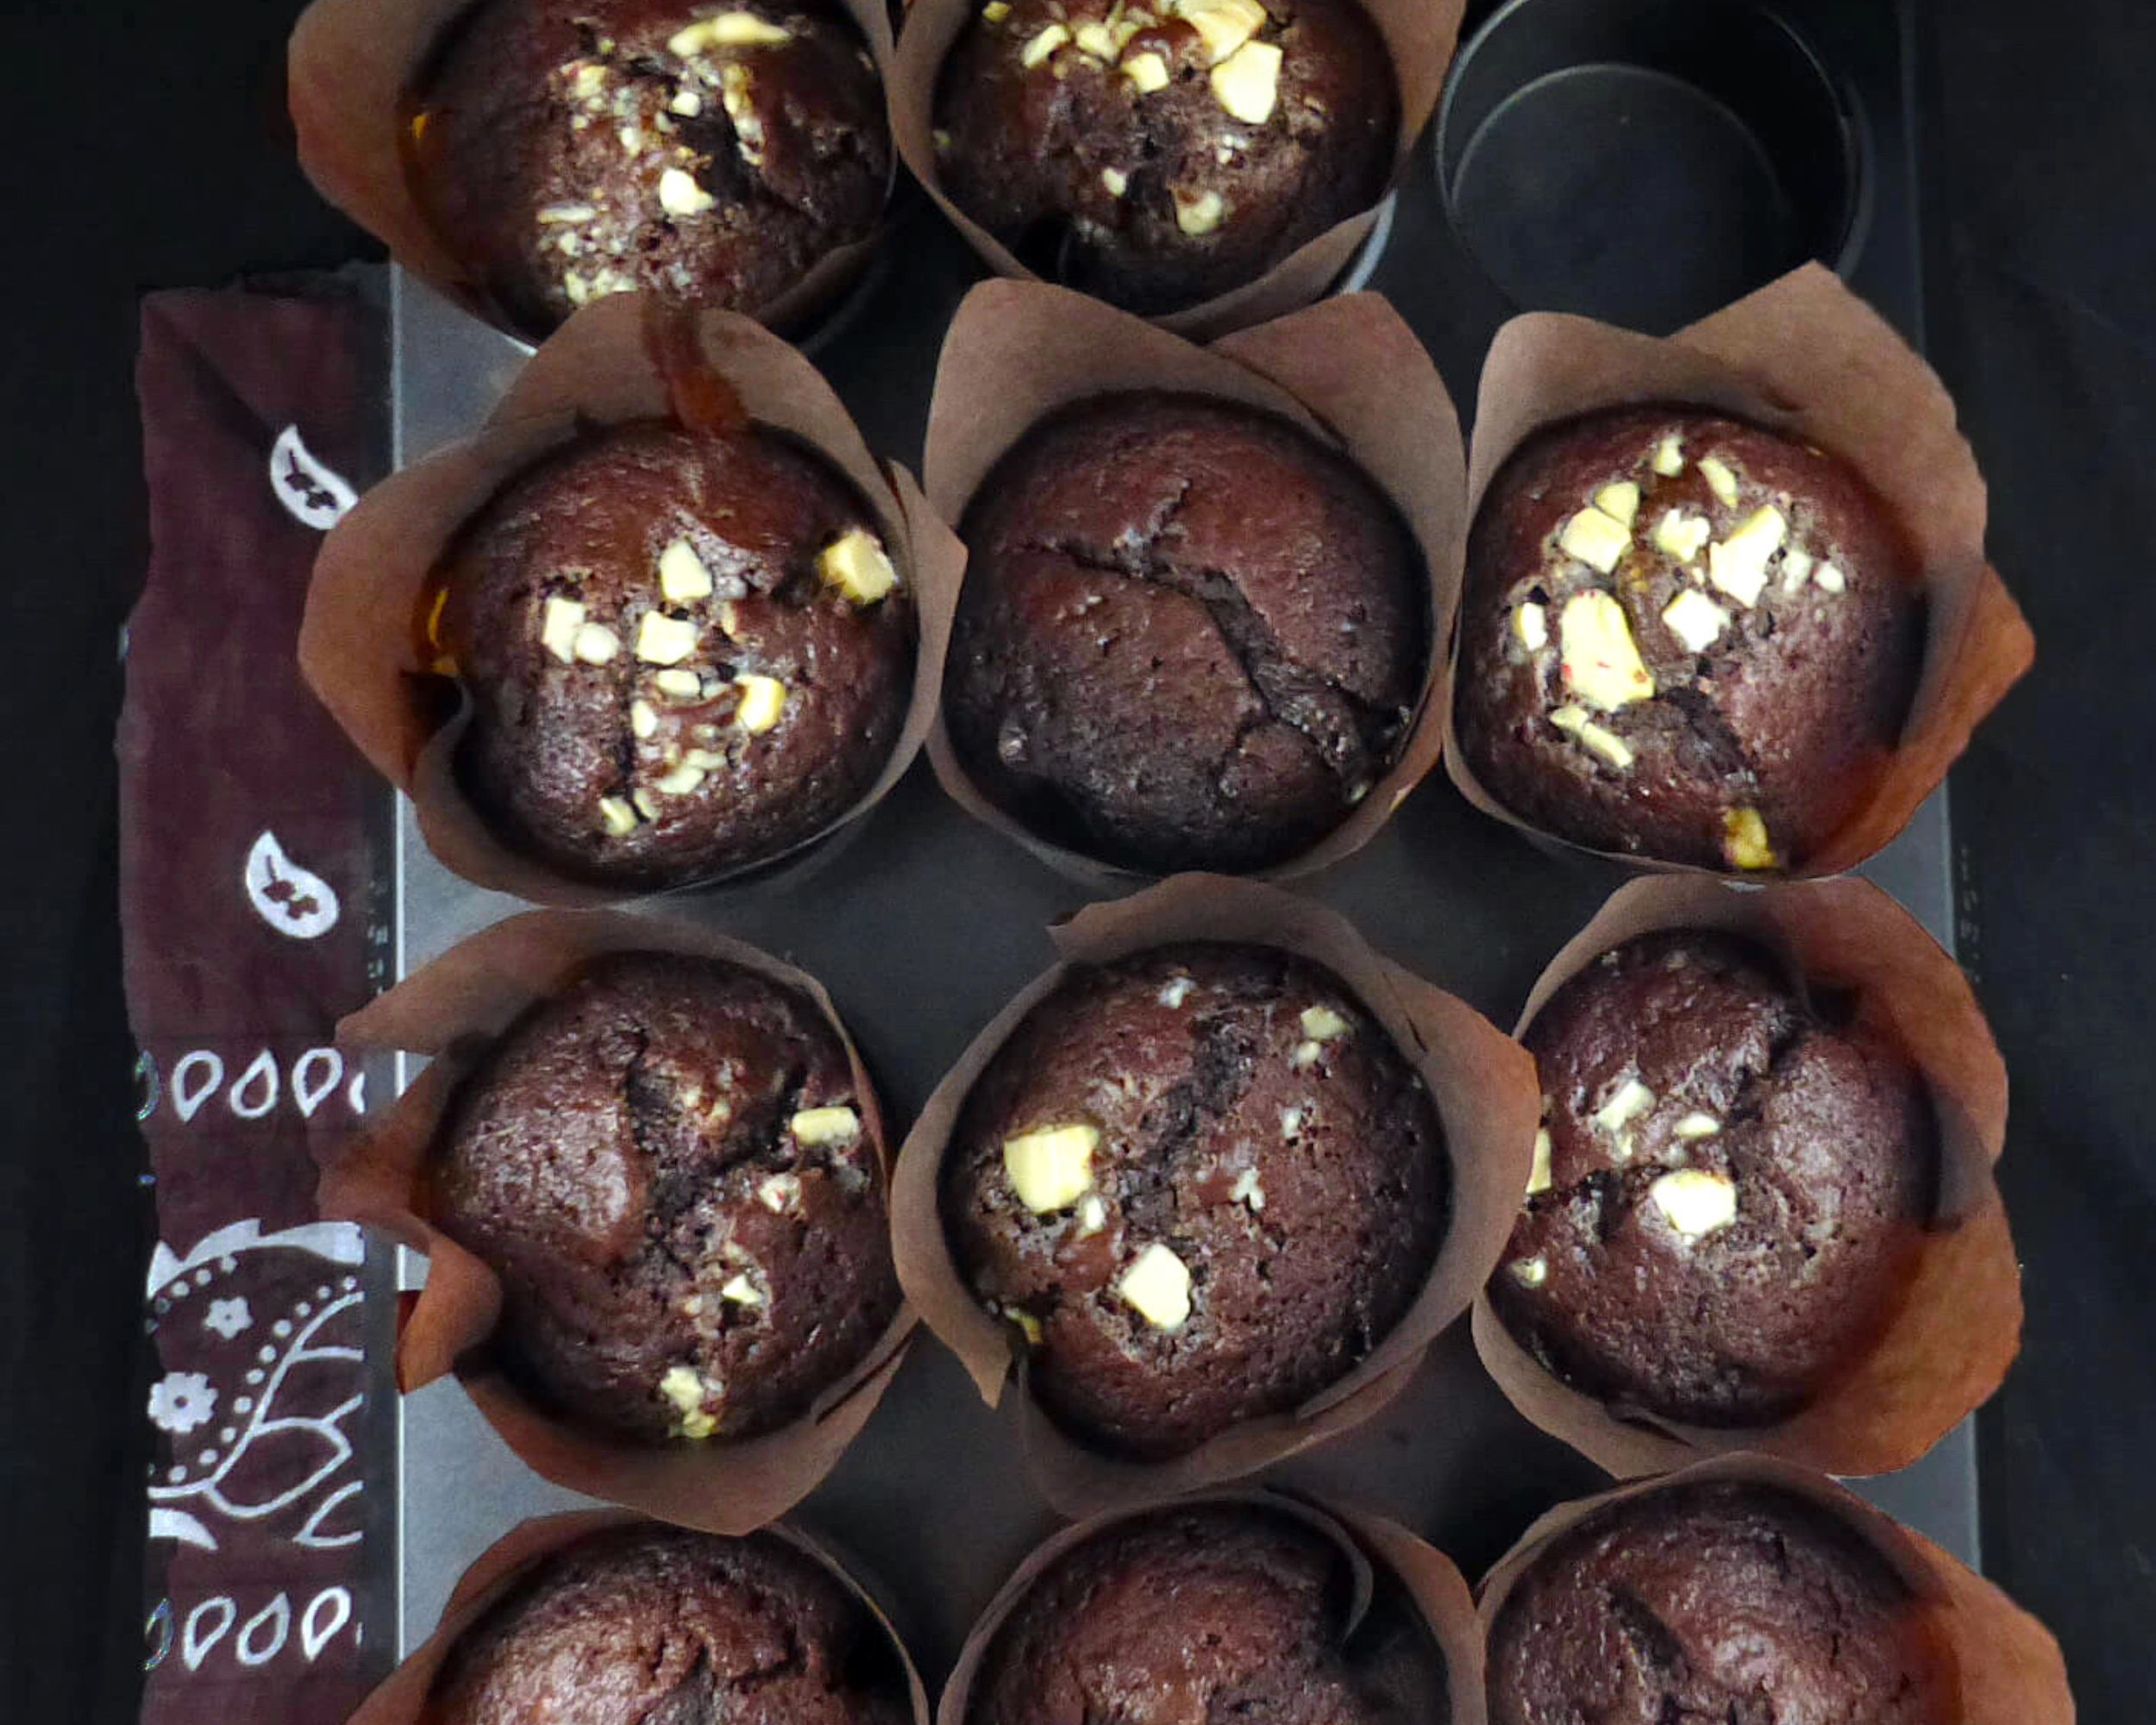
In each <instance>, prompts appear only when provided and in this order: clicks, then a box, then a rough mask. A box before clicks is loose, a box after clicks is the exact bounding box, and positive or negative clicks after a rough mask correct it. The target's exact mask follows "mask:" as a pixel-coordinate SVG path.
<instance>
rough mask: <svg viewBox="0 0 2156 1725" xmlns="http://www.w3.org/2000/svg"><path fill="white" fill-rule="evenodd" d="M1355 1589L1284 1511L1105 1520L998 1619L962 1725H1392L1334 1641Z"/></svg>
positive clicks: (1194, 1509) (1240, 1508)
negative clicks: (1211, 1724)
mask: <svg viewBox="0 0 2156 1725" xmlns="http://www.w3.org/2000/svg"><path fill="white" fill-rule="evenodd" d="M1354 1595H1355V1581H1354V1577H1353V1575H1352V1573H1351V1571H1350V1568H1349V1565H1348V1560H1347V1558H1346V1555H1345V1553H1343V1552H1341V1551H1340V1550H1339V1549H1338V1547H1337V1546H1334V1544H1333V1543H1332V1541H1331V1540H1328V1539H1326V1537H1325V1536H1324V1535H1323V1534H1320V1533H1319V1532H1318V1531H1317V1530H1316V1529H1315V1528H1313V1527H1308V1526H1307V1525H1306V1524H1305V1523H1303V1522H1302V1521H1298V1520H1296V1519H1295V1518H1294V1517H1292V1516H1289V1515H1282V1514H1279V1513H1277V1512H1274V1511H1269V1510H1267V1509H1261V1508H1258V1507H1257V1506H1254V1505H1250V1504H1241V1503H1236V1504H1228V1503H1211V1504H1202V1505H1194V1506H1191V1507H1188V1508H1183V1509H1163V1510H1156V1511H1154V1512H1153V1513H1151V1514H1150V1515H1144V1516H1141V1517H1136V1518H1132V1519H1130V1520H1126V1521H1118V1522H1115V1523H1113V1524H1112V1525H1111V1526H1109V1527H1105V1528H1103V1529H1102V1530H1101V1531H1100V1532H1099V1533H1098V1534H1094V1536H1093V1537H1092V1538H1091V1539H1088V1540H1085V1541H1084V1542H1083V1543H1082V1544H1081V1545H1078V1546H1075V1547H1073V1548H1072V1549H1071V1550H1070V1551H1069V1552H1066V1553H1064V1554H1063V1555H1062V1557H1060V1558H1058V1559H1056V1561H1055V1562H1054V1563H1053V1564H1052V1565H1050V1566H1049V1567H1048V1568H1047V1569H1046V1570H1045V1571H1043V1572H1042V1574H1041V1575H1040V1576H1039V1577H1038V1578H1036V1580H1035V1581H1034V1582H1033V1584H1032V1585H1031V1587H1030V1588H1029V1589H1028V1590H1026V1592H1025V1596H1023V1597H1022V1598H1020V1599H1019V1601H1018V1603H1017V1605H1016V1606H1015V1607H1014V1608H1013V1609H1012V1613H1011V1615H1009V1616H1008V1617H1007V1618H1006V1619H1005V1620H1004V1622H1003V1624H1002V1627H1001V1628H999V1629H998V1630H997V1632H996V1634H995V1638H994V1640H993V1641H991V1642H990V1644H989V1647H988V1651H987V1656H986V1657H985V1658H984V1659H983V1660H982V1662H981V1674H980V1677H979V1679H978V1680H977V1681H976V1683H975V1686H974V1690H973V1695H972V1701H971V1705H970V1706H969V1708H968V1710H967V1716H966V1725H1089V1722H1094V1721H1101V1720H1116V1721H1119V1722H1123V1725H1191V1722H1194V1721H1205V1720H1236V1719H1240V1720H1251V1721H1262V1722H1263V1725H1377V1722H1380V1721H1391V1720H1401V1725H1405V1719H1406V1717H1407V1716H1404V1715H1403V1714H1401V1712H1400V1711H1398V1710H1397V1709H1395V1708H1394V1707H1392V1706H1390V1705H1388V1704H1387V1703H1386V1700H1385V1699H1384V1697H1382V1696H1381V1695H1379V1694H1378V1693H1376V1692H1375V1691H1373V1690H1372V1689H1371V1688H1370V1687H1369V1686H1367V1685H1365V1684H1363V1683H1362V1682H1361V1681H1359V1680H1358V1677H1357V1671H1356V1669H1355V1666H1354V1664H1353V1663H1352V1662H1351V1659H1350V1658H1349V1656H1348V1654H1347V1652H1346V1649H1345V1647H1344V1642H1345V1640H1346V1639H1347V1635H1348V1633H1349V1628H1350V1626H1349V1624H1348V1622H1347V1617H1348V1613H1349V1611H1350V1609H1351V1605H1352V1603H1353V1599H1354Z"/></svg>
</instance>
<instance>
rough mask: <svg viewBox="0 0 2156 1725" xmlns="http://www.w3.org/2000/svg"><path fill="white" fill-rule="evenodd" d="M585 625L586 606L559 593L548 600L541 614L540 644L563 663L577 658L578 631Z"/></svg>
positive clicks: (569, 662) (572, 661)
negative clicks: (564, 597)
mask: <svg viewBox="0 0 2156 1725" xmlns="http://www.w3.org/2000/svg"><path fill="white" fill-rule="evenodd" d="M583 626H584V607H583V605H580V603H578V602H577V601H576V600H575V599H563V598H562V597H561V595H560V594H559V593H556V594H555V595H553V596H552V597H550V598H549V599H548V600H547V604H546V609H545V610H544V611H542V612H540V614H539V644H540V645H541V646H542V647H544V648H545V649H547V651H548V652H549V653H551V654H553V655H554V656H555V658H557V659H559V660H560V661H561V662H562V663H563V664H565V665H567V664H573V663H574V662H575V660H576V632H577V630H580V629H581V628H583Z"/></svg>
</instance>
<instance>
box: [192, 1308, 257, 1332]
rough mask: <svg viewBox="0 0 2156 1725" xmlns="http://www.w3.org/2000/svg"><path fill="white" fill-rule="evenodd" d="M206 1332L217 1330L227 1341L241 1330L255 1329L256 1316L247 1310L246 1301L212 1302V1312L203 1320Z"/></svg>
mask: <svg viewBox="0 0 2156 1725" xmlns="http://www.w3.org/2000/svg"><path fill="white" fill-rule="evenodd" d="M202 1327H203V1328H204V1329H205V1330H215V1331H216V1333H218V1334H219V1335H221V1336H222V1337H223V1338H224V1339H226V1340H227V1341H230V1340H231V1339H232V1338H233V1337H235V1336H236V1335H238V1334H239V1333H240V1332H241V1330H251V1329H253V1328H254V1313H252V1312H250V1311H248V1308H247V1302H246V1301H245V1300H212V1301H211V1302H210V1310H209V1312H208V1314H206V1315H205V1316H204V1319H203V1320H202Z"/></svg>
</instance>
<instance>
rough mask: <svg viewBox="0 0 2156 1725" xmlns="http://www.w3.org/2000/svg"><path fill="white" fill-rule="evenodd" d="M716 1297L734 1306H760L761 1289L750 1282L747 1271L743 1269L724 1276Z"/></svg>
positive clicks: (761, 1299)
mask: <svg viewBox="0 0 2156 1725" xmlns="http://www.w3.org/2000/svg"><path fill="white" fill-rule="evenodd" d="M718 1297H719V1298H720V1299H722V1300H726V1301H730V1302H732V1303H733V1304H735V1305H736V1306H761V1305H762V1304H763V1289H761V1288H759V1287H757V1286H756V1284H755V1283H753V1282H751V1281H750V1280H749V1277H748V1274H747V1272H746V1271H743V1272H742V1273H740V1274H738V1275H735V1276H730V1277H727V1278H726V1283H725V1285H724V1287H723V1288H721V1289H719V1290H718Z"/></svg>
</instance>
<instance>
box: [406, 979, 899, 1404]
mask: <svg viewBox="0 0 2156 1725" xmlns="http://www.w3.org/2000/svg"><path fill="white" fill-rule="evenodd" d="M431 1180H432V1193H431V1206H430V1208H431V1210H432V1214H433V1220H434V1222H435V1224H436V1226H438V1227H439V1228H441V1230H442V1233H445V1234H447V1235H448V1237H449V1238H450V1239H453V1240H454V1241H455V1242H456V1243H457V1244H458V1245H461V1246H462V1247H464V1248H465V1250H466V1251H469V1252H471V1253H472V1254H473V1256H475V1257H477V1258H479V1259H481V1260H482V1261H483V1262H484V1263H485V1264H486V1265H487V1267H488V1268H489V1269H491V1270H493V1272H494V1273H495V1275H496V1276H497V1277H499V1278H500V1281H501V1284H502V1315H501V1320H500V1323H499V1325H498V1327H497V1329H496V1332H495V1336H494V1348H495V1352H496V1355H497V1358H498V1359H499V1360H500V1362H501V1364H502V1365H503V1367H504V1369H505V1371H509V1372H510V1373H511V1376H512V1377H515V1378H516V1379H517V1381H518V1383H520V1384H521V1385H523V1388H524V1389H525V1390H526V1392H527V1393H528V1394H530V1396H532V1397H533V1398H534V1399H535V1400H536V1401H538V1402H542V1403H543V1404H545V1405H548V1406H550V1407H552V1408H556V1409H558V1410H560V1411H561V1413H563V1414H564V1415H567V1416H569V1417H571V1418H573V1419H574V1420H576V1421H579V1422H580V1423H582V1424H585V1425H587V1426H591V1427H596V1428H599V1429H601V1430H605V1431H607V1432H611V1433H617V1434H620V1435H623V1436H626V1437H630V1438H635V1439H641V1440H646V1441H649V1442H654V1443H656V1442H660V1441H662V1440H666V1439H667V1438H686V1439H691V1440H702V1439H707V1438H718V1439H722V1440H724V1439H733V1438H746V1437H753V1436H755V1435H756V1434H758V1433H762V1432H767V1431H770V1430H772V1429H773V1428H774V1427H779V1426H783V1425H786V1424H787V1423H789V1422H790V1421H793V1420H794V1419H797V1418H799V1416H800V1415H802V1414H804V1413H805V1412H806V1411H807V1410H808V1408H809V1406H810V1404H811V1403H812V1402H813V1401H814V1400H815V1398H816V1396H818V1395H819V1394H820V1393H821V1392H822V1391H824V1389H828V1388H830V1386H831V1385H832V1384H834V1383H837V1382H838V1381H839V1380H840V1379H841V1378H843V1377H845V1376H846V1375H847V1374H848V1373H849V1372H850V1371H853V1370H854V1369H855V1368H856V1366H858V1365H860V1364H862V1361H863V1360H864V1359H866V1358H867V1357H868V1353H869V1352H870V1350H871V1349H873V1348H874V1346H875V1343H876V1341H877V1339H879V1338H880V1337H881V1335H882V1334H883V1333H884V1331H885V1329H886V1328H887V1327H888V1326H889V1324H890V1322H891V1319H892V1317H893V1314H895V1313H896V1312H897V1310H898V1306H899V1287H898V1278H897V1276H896V1273H895V1272H894V1271H893V1269H892V1265H891V1248H890V1242H889V1239H888V1238H887V1229H886V1224H885V1197H884V1181H883V1167H882V1162H881V1151H880V1148H879V1146H878V1145H876V1143H875V1142H874V1139H873V1138H871V1136H870V1135H869V1132H868V1122H867V1120H866V1118H865V1116H864V1114H863V1113H862V1108H861V1107H860V1099H859V1098H858V1097H857V1096H856V1094H855V1090H854V1081H853V1075H852V1070H851V1068H850V1066H849V1063H848V1061H847V1058H846V1051H845V1048H844V1046H843V1044H841V1042H840V1041H839V1038H838V1036H837V1032H835V1031H834V1030H833V1029H832V1028H831V1026H830V1023H829V1021H828V1020H826V1019H824V1015H823V1014H822V1013H819V1012H818V1010H817V1009H816V1007H815V1006H814V1005H813V1004H812V1002H811V1001H809V1000H807V999H805V997H803V996H801V995H799V994H795V993H793V991H792V990H791V989H787V988H781V987H780V986H779V985H778V984H777V983H775V982H771V981H769V980H768V978H766V977H763V976H760V975H755V973H753V972H751V971H748V970H744V969H741V968H739V967H738V966H736V965H732V964H728V963H722V962H721V961H719V960H717V959H711V958H691V957H680V956H677V955H673V954H666V953H653V952H636V953H617V954H611V955H609V956H607V957H603V958H600V959H598V960H596V961H594V962H593V963H592V964H590V965H589V966H587V967H586V969H584V970H583V971H582V972H581V973H580V975H578V976H576V977H575V979H574V980H573V981H572V982H570V983H569V984H568V985H567V987H565V988H562V989H561V991H560V992H559V993H558V994H555V995H554V996H552V997H551V998H549V999H547V1000H542V1001H540V1002H539V1003H537V1004H536V1005H535V1006H534V1007H531V1008H530V1010H529V1011H527V1012H526V1013H524V1015H523V1017H522V1018H520V1019H517V1022H516V1023H515V1024H514V1025H513V1026H511V1027H510V1029H509V1030H508V1032H506V1033H505V1035H504V1036H503V1037H502V1038H501V1039H500V1041H499V1042H498V1044H496V1046H495V1047H494V1049H493V1050H492V1053H491V1055H490V1057H489V1058H488V1059H487V1061H486V1063H485V1064H484V1065H483V1066H482V1067H480V1068H479V1069H477V1070H476V1071H474V1072H473V1074H472V1075H471V1076H469V1077H468V1078H467V1080H466V1081H465V1082H464V1085H463V1087H462V1088H461V1090H460V1092H459V1093H458V1095H457V1098H456V1102H455V1106H454V1108H453V1109H452V1110H451V1112H450V1114H449V1116H448V1119H447V1120H445V1122H444V1125H443V1130H442V1136H441V1138H440V1139H439V1147H438V1149H437V1151H436V1162H435V1164H434V1167H433V1169H432V1170H431Z"/></svg>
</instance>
